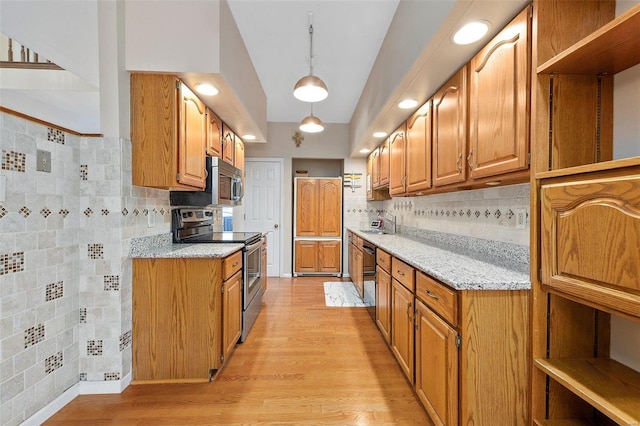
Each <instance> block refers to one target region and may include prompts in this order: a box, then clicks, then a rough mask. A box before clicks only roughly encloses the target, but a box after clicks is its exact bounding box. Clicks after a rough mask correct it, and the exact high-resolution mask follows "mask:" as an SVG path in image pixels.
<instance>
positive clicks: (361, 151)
mask: <svg viewBox="0 0 640 426" xmlns="http://www.w3.org/2000/svg"><path fill="white" fill-rule="evenodd" d="M369 151H371V150H370V149H369V148H362V149H361V150H360V153H361V154H366V153H368V152H369Z"/></svg>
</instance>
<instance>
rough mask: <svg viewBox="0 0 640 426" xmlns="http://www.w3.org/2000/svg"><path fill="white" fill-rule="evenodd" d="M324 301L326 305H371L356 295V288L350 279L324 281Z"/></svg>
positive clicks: (343, 306)
mask: <svg viewBox="0 0 640 426" xmlns="http://www.w3.org/2000/svg"><path fill="white" fill-rule="evenodd" d="M324 302H325V304H326V305H327V306H332V307H342V308H345V307H348V308H361V307H366V306H371V304H369V303H368V302H365V301H363V300H362V299H361V298H360V296H359V295H358V290H356V287H355V286H354V285H353V283H352V282H350V281H340V282H325V283H324Z"/></svg>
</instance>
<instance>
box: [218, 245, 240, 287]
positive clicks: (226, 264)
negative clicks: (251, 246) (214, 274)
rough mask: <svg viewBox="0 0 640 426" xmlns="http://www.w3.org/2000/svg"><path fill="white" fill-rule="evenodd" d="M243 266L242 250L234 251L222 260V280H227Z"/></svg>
mask: <svg viewBox="0 0 640 426" xmlns="http://www.w3.org/2000/svg"><path fill="white" fill-rule="evenodd" d="M240 268H242V250H240V251H237V252H235V253H233V254H232V255H229V256H227V257H225V258H224V260H223V261H222V281H226V280H228V279H229V278H231V276H232V275H233V274H235V273H236V272H237V271H239V270H240Z"/></svg>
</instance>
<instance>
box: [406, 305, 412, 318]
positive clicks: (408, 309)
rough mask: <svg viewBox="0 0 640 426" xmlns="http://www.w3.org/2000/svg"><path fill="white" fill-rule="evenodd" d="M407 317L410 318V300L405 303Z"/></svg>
mask: <svg viewBox="0 0 640 426" xmlns="http://www.w3.org/2000/svg"><path fill="white" fill-rule="evenodd" d="M407 317H409V318H411V302H409V303H407Z"/></svg>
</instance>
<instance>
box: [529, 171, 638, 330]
mask: <svg viewBox="0 0 640 426" xmlns="http://www.w3.org/2000/svg"><path fill="white" fill-rule="evenodd" d="M619 173H620V172H619V171H617V170H616V171H611V172H602V173H600V174H591V175H584V176H580V177H576V178H575V180H574V181H573V182H566V181H564V182H553V181H552V182H545V183H544V184H543V185H542V189H541V201H542V281H543V282H544V283H545V284H547V285H549V286H551V287H553V288H554V289H556V290H557V291H561V292H563V293H565V294H567V295H569V296H570V298H578V300H583V301H586V302H587V304H589V305H591V306H595V307H597V308H598V309H603V310H605V311H608V312H614V313H623V314H626V315H631V316H632V317H635V318H639V317H640V312H639V311H638V305H639V304H640V280H639V278H638V277H640V214H639V213H638V212H639V210H638V204H639V200H640V178H638V174H637V173H638V168H636V170H635V171H633V172H631V171H629V172H628V173H629V175H627V176H625V175H622V176H619Z"/></svg>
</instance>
